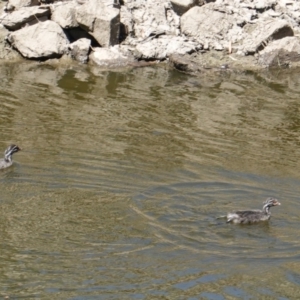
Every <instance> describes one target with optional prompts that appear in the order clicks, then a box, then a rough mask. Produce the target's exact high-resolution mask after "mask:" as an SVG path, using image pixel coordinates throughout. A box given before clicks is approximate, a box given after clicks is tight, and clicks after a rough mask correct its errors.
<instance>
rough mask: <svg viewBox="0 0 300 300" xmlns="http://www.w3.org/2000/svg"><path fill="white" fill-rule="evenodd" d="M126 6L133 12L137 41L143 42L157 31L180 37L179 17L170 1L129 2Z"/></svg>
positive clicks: (142, 0) (137, 0) (134, 0)
mask: <svg viewBox="0 0 300 300" xmlns="http://www.w3.org/2000/svg"><path fill="white" fill-rule="evenodd" d="M125 6H126V7H127V9H128V10H129V11H130V12H131V18H132V22H133V24H134V33H133V35H134V36H135V37H136V39H138V40H143V39H145V38H147V37H148V36H150V35H151V34H152V33H153V32H157V31H165V32H168V33H170V34H173V35H179V33H180V31H179V25H180V22H179V16H178V15H176V13H175V12H174V10H173V9H172V6H171V4H170V1H168V0H147V1H145V0H128V1H126V2H125ZM127 23H128V22H127Z"/></svg>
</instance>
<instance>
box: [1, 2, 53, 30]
mask: <svg viewBox="0 0 300 300" xmlns="http://www.w3.org/2000/svg"><path fill="white" fill-rule="evenodd" d="M49 15H50V9H49V8H48V7H44V8H41V7H38V6H32V7H23V8H20V9H19V10H16V11H13V12H11V13H8V14H3V15H2V16H1V19H2V25H4V26H5V27H6V28H7V29H9V30H17V29H19V28H21V27H22V26H24V25H25V24H26V23H30V22H32V21H33V22H38V20H37V19H39V18H41V17H48V16H49Z"/></svg>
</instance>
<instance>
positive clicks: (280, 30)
mask: <svg viewBox="0 0 300 300" xmlns="http://www.w3.org/2000/svg"><path fill="white" fill-rule="evenodd" d="M244 32H245V33H246V36H245V38H244V40H243V42H242V46H241V50H242V51H243V52H244V53H245V54H253V53H255V52H257V51H259V50H261V49H263V48H264V47H265V45H266V44H267V43H268V42H269V41H271V40H279V39H282V38H284V37H287V36H293V35H294V32H293V29H292V28H291V26H290V25H289V23H288V22H287V21H285V20H273V19H266V20H260V21H258V22H257V23H256V24H248V25H247V26H245V28H244Z"/></svg>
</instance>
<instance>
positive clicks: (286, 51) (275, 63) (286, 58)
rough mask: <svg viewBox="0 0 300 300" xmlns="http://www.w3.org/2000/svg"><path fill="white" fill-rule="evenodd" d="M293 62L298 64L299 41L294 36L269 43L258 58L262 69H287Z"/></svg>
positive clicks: (299, 54)
mask: <svg viewBox="0 0 300 300" xmlns="http://www.w3.org/2000/svg"><path fill="white" fill-rule="evenodd" d="M294 62H297V63H298V64H299V63H300V40H299V38H297V37H294V36H293V37H285V38H283V39H280V40H276V41H272V42H270V43H269V44H268V45H267V46H266V48H265V49H264V50H262V51H261V52H260V53H259V58H258V63H259V64H260V65H261V66H264V67H287V66H290V65H291V64H292V63H294Z"/></svg>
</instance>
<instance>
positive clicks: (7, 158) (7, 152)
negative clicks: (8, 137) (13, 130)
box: [0, 145, 21, 169]
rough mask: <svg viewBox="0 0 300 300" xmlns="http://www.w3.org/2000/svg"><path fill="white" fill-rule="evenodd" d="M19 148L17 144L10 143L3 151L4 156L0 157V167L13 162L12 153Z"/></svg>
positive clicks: (8, 165) (5, 166)
mask: <svg viewBox="0 0 300 300" xmlns="http://www.w3.org/2000/svg"><path fill="white" fill-rule="evenodd" d="M20 150H21V148H19V147H18V146H17V145H10V146H9V147H8V148H7V149H6V150H5V152H4V158H2V159H0V169H5V168H8V167H10V166H11V165H12V164H13V161H12V155H13V154H14V153H15V152H18V151H20Z"/></svg>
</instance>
